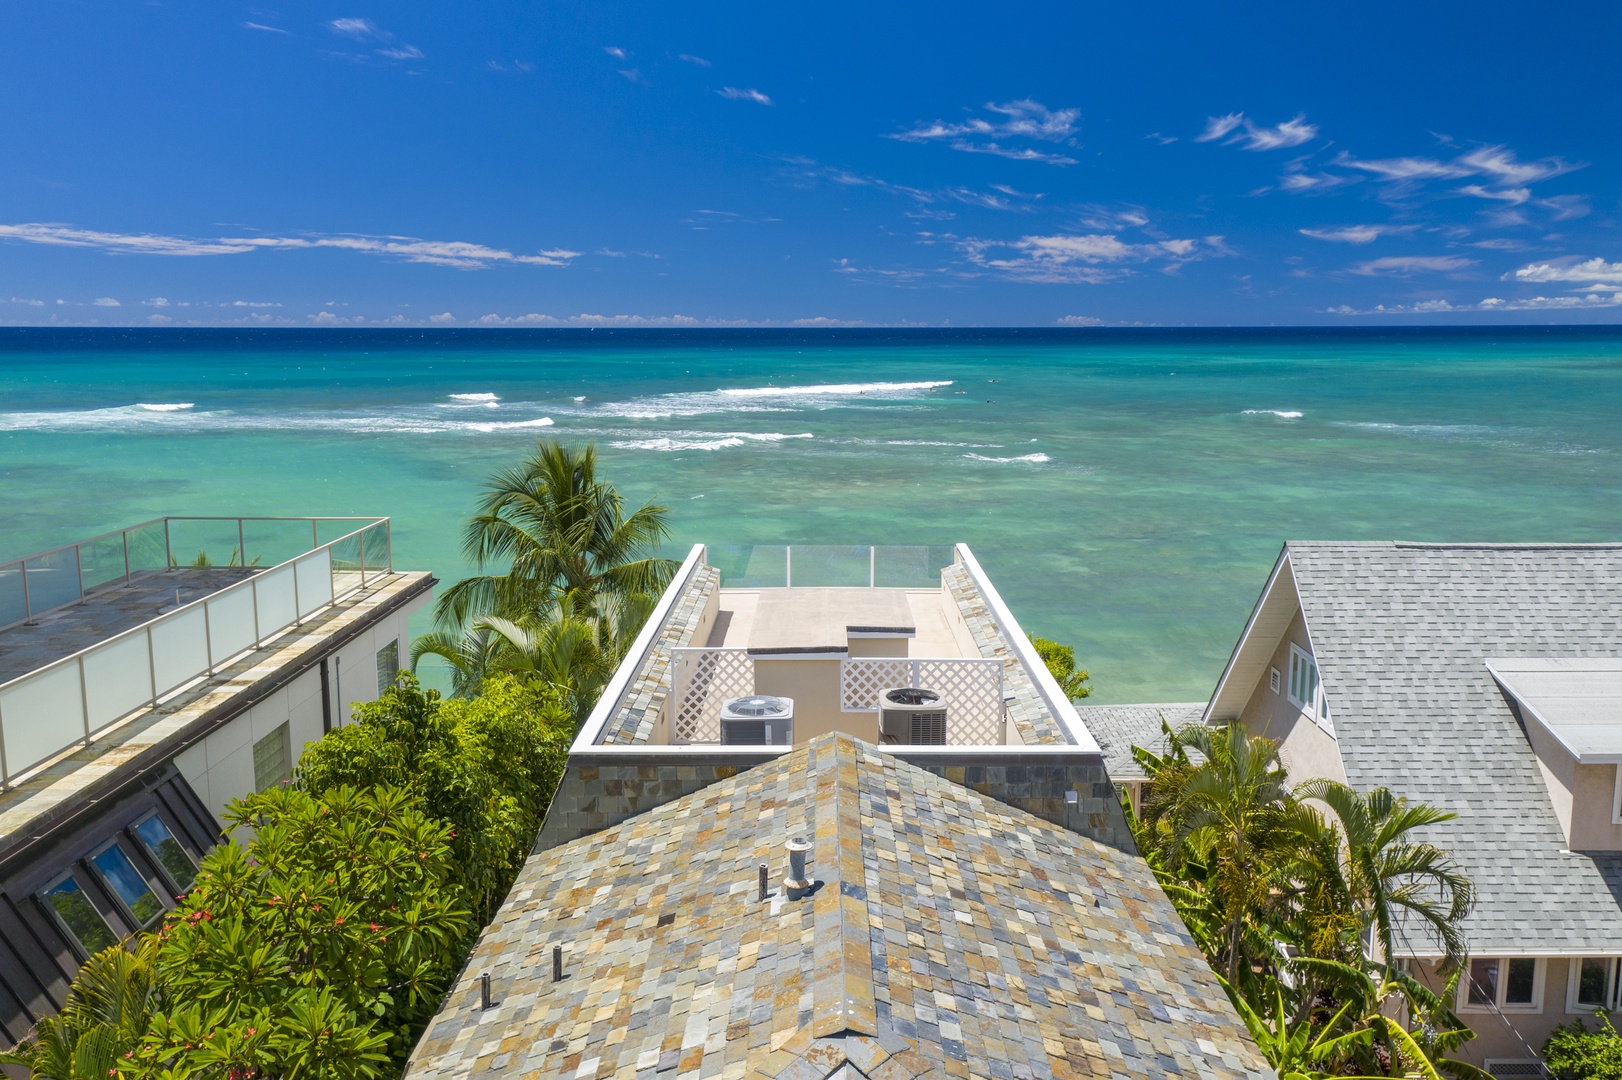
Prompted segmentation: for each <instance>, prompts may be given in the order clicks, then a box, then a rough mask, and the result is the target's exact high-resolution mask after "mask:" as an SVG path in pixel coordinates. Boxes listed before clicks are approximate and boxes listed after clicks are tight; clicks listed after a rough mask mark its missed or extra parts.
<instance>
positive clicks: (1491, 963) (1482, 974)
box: [1469, 960, 1498, 1005]
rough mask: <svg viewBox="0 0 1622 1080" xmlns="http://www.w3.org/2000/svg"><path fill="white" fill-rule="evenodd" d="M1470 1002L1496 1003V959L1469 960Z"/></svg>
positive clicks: (1480, 1003) (1477, 1003) (1476, 1003)
mask: <svg viewBox="0 0 1622 1080" xmlns="http://www.w3.org/2000/svg"><path fill="white" fill-rule="evenodd" d="M1469 1001H1470V1004H1472V1005H1496V1004H1497V1003H1498V961H1496V960H1472V961H1470V998H1469Z"/></svg>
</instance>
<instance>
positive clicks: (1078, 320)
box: [1053, 315, 1104, 326]
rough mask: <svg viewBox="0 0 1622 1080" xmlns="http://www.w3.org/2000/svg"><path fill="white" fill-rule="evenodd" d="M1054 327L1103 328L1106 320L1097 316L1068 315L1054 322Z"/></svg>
mask: <svg viewBox="0 0 1622 1080" xmlns="http://www.w3.org/2000/svg"><path fill="white" fill-rule="evenodd" d="M1053 325H1054V326H1103V325H1104V320H1103V319H1100V318H1099V317H1098V316H1097V315H1066V316H1064V317H1063V318H1061V319H1054V320H1053Z"/></svg>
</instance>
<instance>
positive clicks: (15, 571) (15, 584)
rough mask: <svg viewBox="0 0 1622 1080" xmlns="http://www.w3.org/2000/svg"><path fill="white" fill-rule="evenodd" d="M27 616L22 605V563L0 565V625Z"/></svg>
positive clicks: (6, 624)
mask: <svg viewBox="0 0 1622 1080" xmlns="http://www.w3.org/2000/svg"><path fill="white" fill-rule="evenodd" d="M26 618H28V608H27V607H25V606H24V605H23V564H22V563H7V564H6V565H5V566H0V626H10V625H12V624H13V623H20V622H22V621H23V620H24V619H26Z"/></svg>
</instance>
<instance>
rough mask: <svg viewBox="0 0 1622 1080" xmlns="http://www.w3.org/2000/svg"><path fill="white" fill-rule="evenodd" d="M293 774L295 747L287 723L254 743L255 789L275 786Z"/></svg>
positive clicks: (260, 789)
mask: <svg viewBox="0 0 1622 1080" xmlns="http://www.w3.org/2000/svg"><path fill="white" fill-rule="evenodd" d="M292 775H293V747H292V744H291V741H290V739H289V736H288V733H287V725H286V724H283V725H282V726H281V727H279V728H277V729H276V730H275V731H272V732H271V733H270V734H269V735H266V736H265V737H264V738H263V739H260V740H259V741H258V742H256V743H254V744H253V789H254V790H255V791H264V790H265V789H266V788H273V787H275V786H276V785H277V784H279V783H281V782H282V781H283V780H286V779H288V778H289V777H291V776H292Z"/></svg>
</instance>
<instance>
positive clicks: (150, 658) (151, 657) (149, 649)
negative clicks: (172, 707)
mask: <svg viewBox="0 0 1622 1080" xmlns="http://www.w3.org/2000/svg"><path fill="white" fill-rule="evenodd" d="M146 677H147V678H149V679H151V680H152V704H151V705H150V706H149V708H153V709H156V708H157V707H158V650H157V647H156V646H154V645H153V644H152V627H150V626H149V627H147V628H146Z"/></svg>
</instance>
